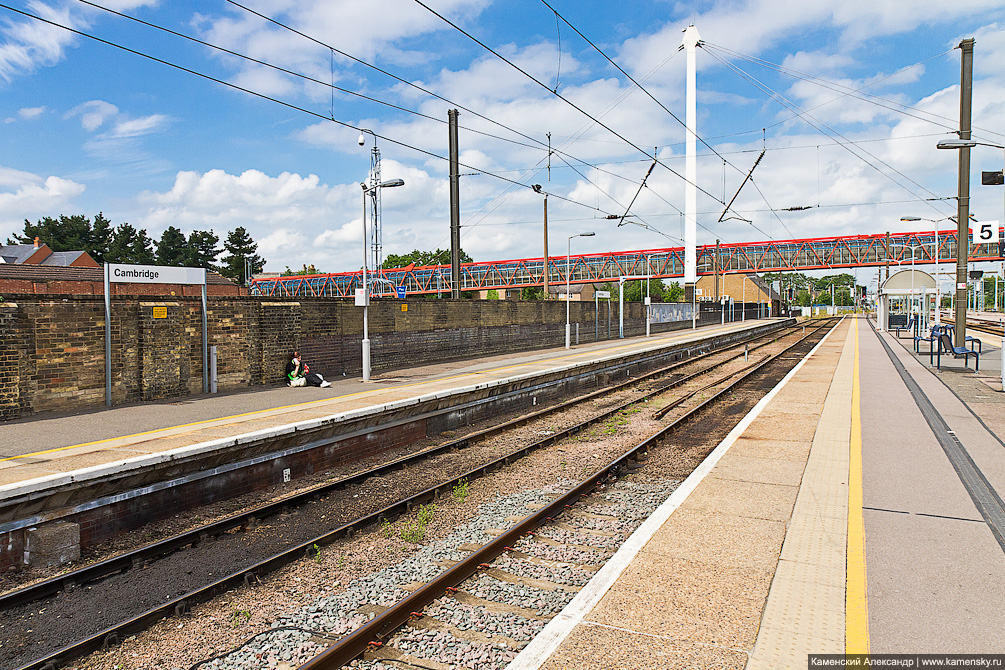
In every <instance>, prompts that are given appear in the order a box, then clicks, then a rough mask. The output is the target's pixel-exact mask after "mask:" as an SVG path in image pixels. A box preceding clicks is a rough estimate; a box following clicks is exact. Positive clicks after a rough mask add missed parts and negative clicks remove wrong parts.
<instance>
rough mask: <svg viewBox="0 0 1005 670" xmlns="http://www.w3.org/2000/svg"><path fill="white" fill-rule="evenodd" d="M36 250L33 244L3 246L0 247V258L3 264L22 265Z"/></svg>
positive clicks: (37, 248)
mask: <svg viewBox="0 0 1005 670" xmlns="http://www.w3.org/2000/svg"><path fill="white" fill-rule="evenodd" d="M38 250H39V247H36V246H35V245H34V244H5V245H3V246H0V258H3V261H4V263H24V262H25V261H26V260H27V259H28V258H30V257H31V255H32V254H33V253H35V252H36V251H38Z"/></svg>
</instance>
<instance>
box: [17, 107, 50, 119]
mask: <svg viewBox="0 0 1005 670" xmlns="http://www.w3.org/2000/svg"><path fill="white" fill-rule="evenodd" d="M44 113H45V107H44V106H43V107H22V108H21V109H19V110H17V115H18V116H20V117H21V118H22V119H34V118H36V117H39V116H41V115H42V114H44Z"/></svg>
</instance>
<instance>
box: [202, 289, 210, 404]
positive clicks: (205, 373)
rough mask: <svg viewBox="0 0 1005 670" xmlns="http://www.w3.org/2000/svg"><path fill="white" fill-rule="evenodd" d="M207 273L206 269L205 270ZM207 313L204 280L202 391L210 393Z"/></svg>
mask: <svg viewBox="0 0 1005 670" xmlns="http://www.w3.org/2000/svg"><path fill="white" fill-rule="evenodd" d="M203 272H204V273H205V270H203ZM207 322H208V318H207V315H206V281H205V279H204V280H203V282H202V392H203V393H209V327H208V323H207Z"/></svg>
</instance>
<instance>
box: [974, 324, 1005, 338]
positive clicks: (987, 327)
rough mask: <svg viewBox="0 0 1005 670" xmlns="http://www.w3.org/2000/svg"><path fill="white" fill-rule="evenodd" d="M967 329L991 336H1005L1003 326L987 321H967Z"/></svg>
mask: <svg viewBox="0 0 1005 670" xmlns="http://www.w3.org/2000/svg"><path fill="white" fill-rule="evenodd" d="M967 328H969V329H972V330H979V331H981V332H982V333H990V334H991V335H998V336H1005V325H1001V326H999V325H996V324H994V323H991V322H989V321H977V322H971V321H967Z"/></svg>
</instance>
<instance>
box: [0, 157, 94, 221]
mask: <svg viewBox="0 0 1005 670" xmlns="http://www.w3.org/2000/svg"><path fill="white" fill-rule="evenodd" d="M85 189H86V186H84V185H83V184H78V183H77V182H74V181H71V180H69V179H63V178H62V177H56V176H48V177H41V176H39V175H36V174H32V173H30V172H22V171H19V170H13V169H11V168H5V167H0V236H2V239H6V238H7V236H8V235H11V234H13V233H15V232H18V231H20V230H21V229H22V225H23V222H24V219H26V218H28V219H36V218H39V217H40V216H46V215H48V216H55V215H57V214H60V213H61V210H62V209H63V208H64V207H66V206H67V205H68V204H70V203H72V201H73V199H74V198H76V197H77V196H78V195H80V194H81V193H83V192H84V190H85Z"/></svg>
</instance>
